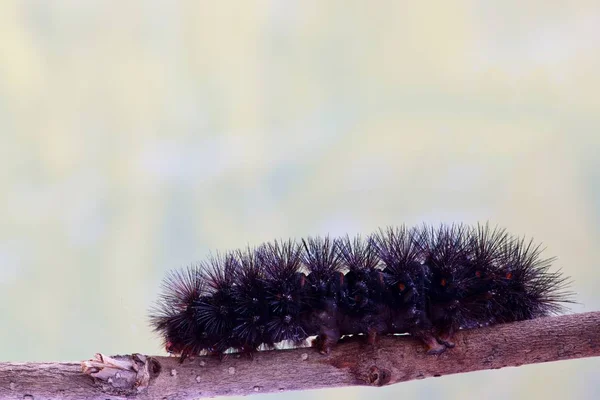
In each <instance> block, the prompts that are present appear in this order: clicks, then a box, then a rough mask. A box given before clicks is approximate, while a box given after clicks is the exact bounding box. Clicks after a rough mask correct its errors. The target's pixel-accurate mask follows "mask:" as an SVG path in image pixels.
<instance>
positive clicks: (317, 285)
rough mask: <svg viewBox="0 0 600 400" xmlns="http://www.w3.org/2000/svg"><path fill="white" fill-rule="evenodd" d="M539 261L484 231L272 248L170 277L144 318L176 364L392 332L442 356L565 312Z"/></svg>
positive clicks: (527, 246)
mask: <svg viewBox="0 0 600 400" xmlns="http://www.w3.org/2000/svg"><path fill="white" fill-rule="evenodd" d="M541 252H542V249H541V247H540V245H536V244H534V243H533V241H531V240H525V239H523V238H519V237H516V236H513V235H510V234H509V233H507V232H506V230H504V229H501V228H498V227H494V228H491V227H490V226H489V225H488V224H484V225H477V226H474V227H471V226H467V225H463V224H452V225H444V224H442V225H439V226H437V227H429V226H426V225H423V226H419V227H413V228H408V227H406V226H401V227H397V228H387V229H381V230H379V231H378V232H375V233H373V234H370V235H367V236H365V237H361V236H356V237H352V238H351V237H349V236H346V237H342V238H330V237H310V238H308V239H302V240H299V241H295V240H287V241H273V242H269V243H265V244H263V245H260V246H258V247H256V248H246V249H244V250H235V251H229V252H225V253H220V254H217V255H215V256H211V257H209V258H208V259H207V260H206V261H203V262H201V263H200V264H199V265H196V266H191V267H188V268H186V269H183V270H176V271H172V272H170V273H169V274H168V275H167V277H166V278H165V280H164V282H163V288H162V289H163V290H162V293H161V295H160V297H159V299H158V301H157V303H156V305H155V306H154V308H153V309H152V311H151V315H150V320H151V324H152V327H153V328H154V330H155V331H157V332H159V333H160V334H161V336H162V337H163V340H164V343H165V348H166V350H167V351H168V352H170V353H174V354H178V355H180V356H181V359H182V360H183V359H185V358H186V357H189V356H194V355H199V354H215V355H221V354H224V353H226V352H230V351H237V352H244V353H249V354H251V353H252V352H254V351H256V350H258V349H259V348H260V347H261V346H262V347H266V348H272V347H274V345H275V344H276V343H278V342H281V341H284V340H286V341H291V342H292V343H295V344H297V345H300V344H301V343H303V342H304V341H306V339H307V338H309V337H312V336H316V339H315V340H314V341H313V343H312V345H313V346H314V347H315V348H316V349H317V350H318V351H319V352H321V353H329V352H330V351H331V350H332V348H333V347H334V346H335V344H336V343H337V342H338V340H339V339H340V337H341V336H345V335H359V334H363V335H365V336H366V340H367V342H368V343H370V344H373V345H375V344H376V340H377V337H379V336H381V335H387V334H396V333H408V334H410V335H413V336H415V337H417V338H419V339H421V340H422V342H423V343H424V344H425V346H426V347H427V350H428V353H430V354H438V353H441V352H443V351H445V350H446V349H447V348H452V347H454V343H453V342H452V336H453V333H454V332H455V331H456V330H458V329H469V328H476V327H479V326H485V325H490V324H498V323H506V322H511V321H518V320H524V319H532V318H537V317H541V316H546V315H551V314H558V313H560V312H562V311H563V310H564V307H565V305H566V304H567V303H570V302H572V300H571V296H572V294H571V293H570V292H568V291H567V286H568V283H569V281H568V278H567V277H565V276H563V275H562V274H561V272H560V271H552V270H551V263H552V262H553V261H554V259H552V258H543V257H542V255H541Z"/></svg>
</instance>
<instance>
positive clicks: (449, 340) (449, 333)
mask: <svg viewBox="0 0 600 400" xmlns="http://www.w3.org/2000/svg"><path fill="white" fill-rule="evenodd" d="M453 336H454V329H453V328H452V327H449V328H446V329H443V330H442V331H441V332H440V333H439V334H438V335H437V341H438V342H439V343H440V344H443V345H444V346H446V347H447V348H449V349H452V348H454V346H456V343H454V341H453Z"/></svg>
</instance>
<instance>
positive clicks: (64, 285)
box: [0, 0, 600, 400]
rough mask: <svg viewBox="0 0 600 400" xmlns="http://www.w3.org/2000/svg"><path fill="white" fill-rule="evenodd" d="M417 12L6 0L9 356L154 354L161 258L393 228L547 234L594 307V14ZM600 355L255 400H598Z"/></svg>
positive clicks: (599, 104)
mask: <svg viewBox="0 0 600 400" xmlns="http://www.w3.org/2000/svg"><path fill="white" fill-rule="evenodd" d="M426 3H427V2H415V3H408V2H399V1H375V2H368V4H367V2H357V1H327V2H312V1H256V2H255V1H244V2H237V1H219V2H203V1H179V2H173V1H166V0H165V1H158V0H152V1H149V0H146V1H128V2H120V1H114V2H113V1H106V0H103V1H99V0H98V1H92V0H89V1H84V2H82V1H52V2H49V1H9V0H5V1H2V2H0V26H2V30H1V32H2V34H1V35H0V324H1V327H0V360H3V361H7V360H11V361H34V360H37V361H42V360H82V359H87V358H89V357H91V356H93V354H94V353H96V352H103V353H107V354H117V353H131V352H141V353H149V354H164V351H163V350H162V348H161V345H160V339H159V338H158V337H157V336H155V335H154V334H153V333H152V332H151V331H150V329H149V328H148V323H147V310H148V309H149V307H150V306H151V304H152V303H153V302H154V300H155V298H156V295H157V292H158V290H159V285H160V281H161V279H162V277H163V276H164V274H165V272H166V271H168V270H169V269H172V268H179V267H184V266H186V265H190V264H192V263H194V262H197V261H199V260H202V259H203V258H205V257H206V256H207V254H208V252H209V251H211V250H213V251H214V250H226V249H232V248H239V247H243V246H246V245H247V244H250V245H256V244H260V243H262V242H263V241H266V240H271V239H273V238H289V237H296V238H298V237H301V236H306V235H315V234H327V233H329V234H332V235H338V234H345V233H349V234H355V233H364V234H366V233H369V232H371V231H373V230H375V229H376V228H378V227H382V226H386V225H398V224H402V223H407V224H409V225H412V224H420V223H422V222H427V223H434V224H437V223H439V222H455V221H457V222H466V223H476V222H478V221H488V220H489V221H490V222H491V223H493V224H499V225H501V226H503V227H505V228H507V229H508V230H509V231H510V232H512V233H515V234H518V235H526V236H527V237H534V238H535V239H536V240H537V241H538V242H543V243H544V245H545V246H546V247H547V250H546V253H545V254H546V255H548V256H556V257H558V259H557V261H556V263H555V265H556V268H562V269H563V270H564V272H565V273H566V274H568V275H570V276H571V277H572V278H573V281H574V283H573V286H572V288H573V290H574V291H575V292H577V300H578V301H579V302H580V304H577V305H574V306H573V307H572V308H571V311H572V312H584V311H592V310H600V294H599V292H598V287H599V286H600V272H599V271H600V270H599V267H600V246H599V245H598V243H599V241H600V157H599V155H598V153H599V151H600V133H599V132H598V128H599V126H600V100H599V99H600V97H599V94H598V93H599V92H600V74H598V71H599V70H600V51H599V50H600V5H599V4H598V2H597V1H589V2H588V1H577V2H566V1H564V2H562V1H558V2H548V1H528V2H525V3H523V2H517V1H504V2H487V1H456V2H439V3H436V4H426ZM492 3H496V4H492ZM599 368H600V359H599V358H595V359H586V360H576V361H567V362H559V363H550V364H544V365H533V366H524V367H520V368H511V369H505V370H499V371H484V372H477V373H470V374H464V375H457V376H447V377H442V378H438V379H426V380H423V381H415V382H409V383H405V384H399V385H395V386H391V387H386V388H380V389H369V388H349V389H341V390H340V389H332V390H322V391H312V392H305V393H284V394H278V395H273V396H262V398H264V399H267V398H276V397H277V398H284V399H301V398H302V399H303V398H308V397H310V398H314V399H325V398H327V399H344V400H351V399H352V400H353V399H368V398H371V399H372V398H387V397H392V396H394V397H400V396H402V397H403V398H417V397H418V398H441V397H444V398H446V399H454V398H457V399H458V398H461V399H471V398H472V399H480V398H487V399H506V398H517V399H529V398H538V397H539V398H545V399H565V398H577V399H597V398H600V383H598V380H597V379H598V375H597V373H598V370H599ZM254 398H256V399H257V400H260V399H261V396H256V397H254Z"/></svg>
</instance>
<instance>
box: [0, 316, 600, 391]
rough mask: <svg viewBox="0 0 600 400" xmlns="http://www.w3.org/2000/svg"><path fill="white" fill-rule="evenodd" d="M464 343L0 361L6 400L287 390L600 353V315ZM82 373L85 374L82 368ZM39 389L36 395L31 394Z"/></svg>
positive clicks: (487, 332)
mask: <svg viewBox="0 0 600 400" xmlns="http://www.w3.org/2000/svg"><path fill="white" fill-rule="evenodd" d="M455 341H456V347H455V348H454V349H451V350H448V351H446V352H445V353H444V354H441V355H439V356H429V355H426V354H425V350H424V348H423V346H422V345H421V344H420V343H419V342H417V341H416V340H415V339H413V338H410V337H407V336H402V337H383V338H381V340H380V341H379V342H378V344H377V346H376V348H372V347H369V346H368V345H366V344H365V343H363V342H362V341H359V340H350V341H347V342H344V343H340V344H339V345H338V346H336V347H335V348H334V349H333V351H332V352H331V354H330V355H328V356H323V355H320V354H318V353H317V352H316V351H315V350H313V349H309V348H300V349H293V350H274V351H264V352H259V353H257V354H255V355H254V357H253V359H252V360H250V359H249V358H248V357H245V356H241V355H230V356H228V357H226V358H225V359H224V360H223V361H219V360H218V359H216V358H214V357H197V358H196V359H194V360H186V361H185V362H183V363H182V364H180V363H179V359H178V358H176V357H146V356H142V355H139V354H134V355H131V356H116V357H107V356H104V355H96V358H95V359H93V360H88V361H84V362H82V363H0V397H1V398H3V399H27V398H30V399H34V398H35V399H37V398H55V399H102V400H104V399H107V398H110V399H125V398H126V397H128V398H130V399H131V398H135V399H148V400H155V399H195V398H202V397H213V396H219V395H246V394H252V393H267V392H277V391H288V390H305V389H315V388H326V387H339V386H352V385H371V386H383V385H388V384H393V383H398V382H404V381H409V380H412V379H423V378H427V377H431V376H441V375H449V374H456V373H462V372H469V371H477V370H484V369H498V368H503V367H509V366H519V365H523V364H534V363H541V362H548V361H557V360H567V359H573V358H583V357H593V356H598V355H600V312H592V313H584V314H574V315H565V316H560V317H551V318H540V319H536V320H531V321H522V322H516V323H511V324H503V325H496V326H492V327H488V328H481V329H473V330H467V331H461V332H458V333H457V334H456V336H455ZM82 370H83V372H82ZM27 396H31V397H27Z"/></svg>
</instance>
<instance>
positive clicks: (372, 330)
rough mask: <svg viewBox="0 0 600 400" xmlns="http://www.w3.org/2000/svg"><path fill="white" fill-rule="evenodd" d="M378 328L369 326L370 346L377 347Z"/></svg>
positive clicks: (368, 338) (368, 339) (368, 337)
mask: <svg viewBox="0 0 600 400" xmlns="http://www.w3.org/2000/svg"><path fill="white" fill-rule="evenodd" d="M377 338H378V335H377V329H375V328H369V329H368V331H367V344H368V345H369V346H373V347H375V343H377Z"/></svg>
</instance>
